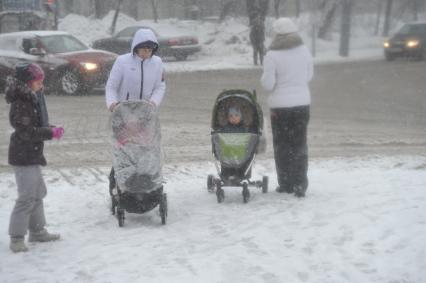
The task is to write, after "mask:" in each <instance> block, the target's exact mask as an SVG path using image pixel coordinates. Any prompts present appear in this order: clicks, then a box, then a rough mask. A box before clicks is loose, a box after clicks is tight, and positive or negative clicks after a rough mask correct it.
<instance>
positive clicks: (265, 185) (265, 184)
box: [262, 176, 269, 194]
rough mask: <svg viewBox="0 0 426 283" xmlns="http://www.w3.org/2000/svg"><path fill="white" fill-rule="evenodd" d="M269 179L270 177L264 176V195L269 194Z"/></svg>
mask: <svg viewBox="0 0 426 283" xmlns="http://www.w3.org/2000/svg"><path fill="white" fill-rule="evenodd" d="M268 184H269V178H268V176H263V178H262V193H264V194H266V193H267V192H268Z"/></svg>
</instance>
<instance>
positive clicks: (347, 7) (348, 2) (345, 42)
mask: <svg viewBox="0 0 426 283" xmlns="http://www.w3.org/2000/svg"><path fill="white" fill-rule="evenodd" d="M351 13H352V0H342V16H341V26H340V48H339V55H340V56H344V57H347V56H349V41H350V38H351V17H352V15H351Z"/></svg>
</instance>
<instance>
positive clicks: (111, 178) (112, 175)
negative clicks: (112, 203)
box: [108, 167, 116, 196]
mask: <svg viewBox="0 0 426 283" xmlns="http://www.w3.org/2000/svg"><path fill="white" fill-rule="evenodd" d="M108 179H109V194H110V195H111V196H112V190H113V189H114V188H115V185H116V182H115V172H114V167H112V168H111V172H110V173H109V176H108Z"/></svg>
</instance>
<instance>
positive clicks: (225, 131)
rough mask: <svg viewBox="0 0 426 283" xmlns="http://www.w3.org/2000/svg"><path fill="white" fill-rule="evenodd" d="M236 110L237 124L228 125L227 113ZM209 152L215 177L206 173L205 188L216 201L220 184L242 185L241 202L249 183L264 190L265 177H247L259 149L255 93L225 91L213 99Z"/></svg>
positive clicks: (259, 122)
mask: <svg viewBox="0 0 426 283" xmlns="http://www.w3.org/2000/svg"><path fill="white" fill-rule="evenodd" d="M235 109H238V110H237V111H238V113H240V115H241V116H242V117H241V118H242V119H241V122H240V126H239V127H238V128H237V127H233V128H231V129H230V128H229V127H228V123H229V121H228V115H229V114H228V113H229V111H234V112H235ZM211 128H212V131H211V141H212V152H213V156H214V158H215V165H216V169H217V172H218V175H219V177H215V176H214V175H208V177H207V190H208V191H209V192H212V193H213V192H215V193H216V197H217V202H218V203H221V202H223V201H224V199H225V192H224V189H223V188H224V187H242V196H243V201H244V203H247V202H248V201H249V199H250V190H249V186H252V187H253V186H254V187H257V188H261V189H262V192H263V193H267V192H268V177H267V176H263V178H262V180H261V181H260V180H258V181H252V180H251V169H252V165H253V162H254V160H255V156H256V154H257V153H258V150H259V143H260V139H261V136H262V129H263V114H262V109H261V107H260V105H259V104H258V103H257V101H256V92H255V91H253V92H249V91H247V90H242V89H232V90H225V91H223V92H221V93H220V94H219V95H218V97H217V98H216V102H215V105H214V108H213V113H212V122H211Z"/></svg>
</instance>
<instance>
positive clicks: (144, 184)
mask: <svg viewBox="0 0 426 283" xmlns="http://www.w3.org/2000/svg"><path fill="white" fill-rule="evenodd" d="M111 121H112V130H113V139H112V143H113V144H112V149H113V150H112V153H113V170H112V172H111V175H112V176H110V195H111V210H112V214H113V215H114V214H115V215H116V216H117V219H118V226H120V227H122V226H123V225H124V219H125V211H127V212H129V213H145V212H148V211H150V210H152V209H154V208H155V207H156V206H159V211H160V217H161V223H162V224H163V225H164V224H166V218H167V195H166V194H165V193H164V192H163V176H162V172H161V167H162V162H161V159H162V158H161V157H162V156H161V135H160V122H159V119H158V117H157V115H156V113H153V111H152V106H151V105H150V104H149V103H148V102H145V101H126V102H121V103H120V104H118V106H117V107H116V109H115V110H114V112H113V114H112V120H111Z"/></svg>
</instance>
